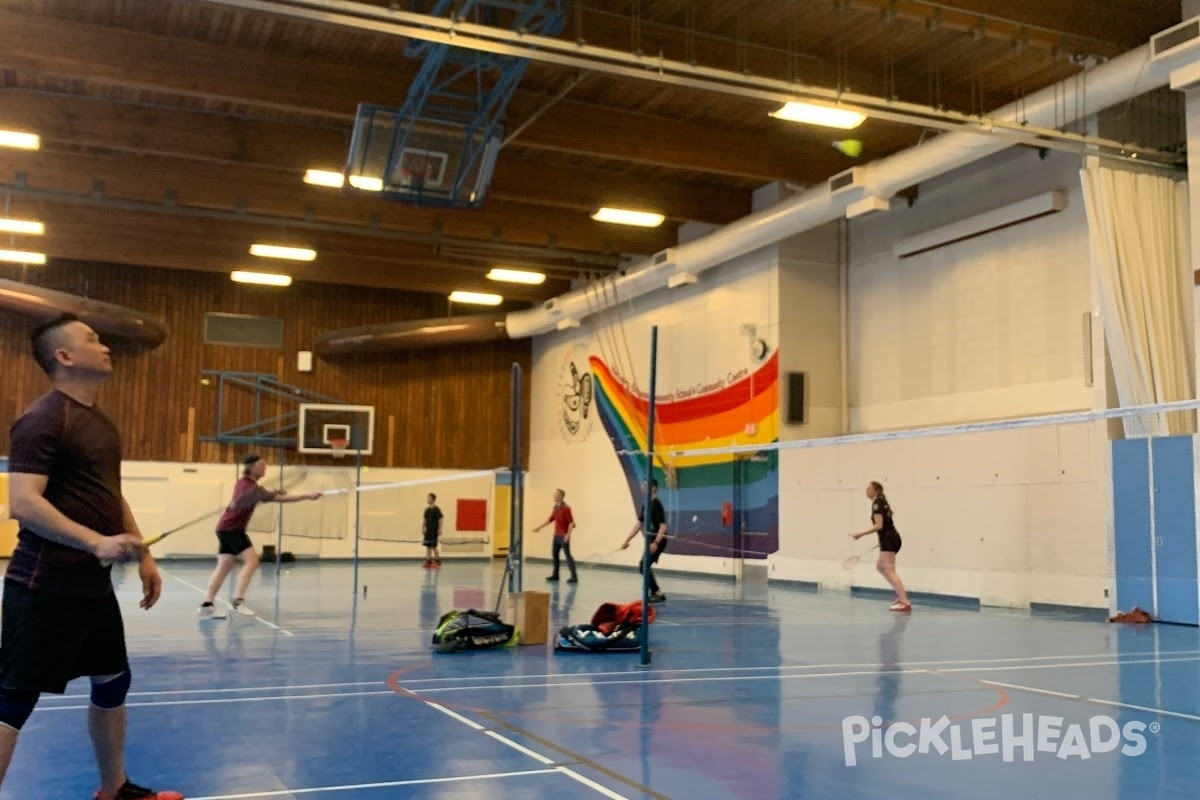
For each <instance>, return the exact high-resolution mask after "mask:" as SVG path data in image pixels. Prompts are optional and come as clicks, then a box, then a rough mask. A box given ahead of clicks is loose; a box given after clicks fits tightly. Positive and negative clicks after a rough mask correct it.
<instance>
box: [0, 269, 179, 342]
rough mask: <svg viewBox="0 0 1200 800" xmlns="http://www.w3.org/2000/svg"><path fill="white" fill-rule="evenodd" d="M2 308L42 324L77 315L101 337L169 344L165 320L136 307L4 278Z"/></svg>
mask: <svg viewBox="0 0 1200 800" xmlns="http://www.w3.org/2000/svg"><path fill="white" fill-rule="evenodd" d="M0 308H7V309H9V310H11V311H16V312H17V313H18V314H25V315H27V316H30V317H33V318H34V319H35V320H37V321H39V322H41V321H43V320H48V319H53V318H54V317H56V316H58V315H59V314H68V313H69V314H74V315H75V316H77V317H79V318H80V319H81V320H83V321H84V322H86V323H87V324H88V325H90V326H91V327H92V329H93V330H95V331H96V332H97V333H99V334H101V335H106V336H115V337H118V338H121V339H128V340H133V341H137V342H141V343H143V344H148V345H150V346H151V347H158V346H159V345H160V344H162V343H163V342H165V341H166V339H167V334H168V333H169V330H168V328H167V323H166V322H165V321H164V320H161V319H159V318H158V317H153V316H150V315H149V314H145V313H143V312H141V311H136V310H134V309H132V308H125V307H123V306H118V305H113V304H112V303H102V302H100V301H99V300H92V299H90V298H87V297H80V296H79V295H74V294H69V293H67V292H59V291H56V290H54V289H44V288H42V287H40V286H31V285H29V284H28V283H21V282H19V281H10V280H6V279H0Z"/></svg>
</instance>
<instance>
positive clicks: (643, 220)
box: [592, 208, 666, 228]
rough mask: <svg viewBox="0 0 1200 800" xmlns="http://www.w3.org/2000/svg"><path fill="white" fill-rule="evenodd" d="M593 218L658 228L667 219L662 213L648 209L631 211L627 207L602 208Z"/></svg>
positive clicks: (640, 226)
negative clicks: (654, 212)
mask: <svg viewBox="0 0 1200 800" xmlns="http://www.w3.org/2000/svg"><path fill="white" fill-rule="evenodd" d="M592 219H594V220H596V222H612V223H615V224H617V225H636V226H638V227H639V228H657V227H658V226H659V225H662V224H663V220H665V219H666V217H664V216H663V215H662V214H652V213H650V212H648V211H630V210H628V209H625V208H602V209H600V210H599V211H597V212H596V213H595V214H592Z"/></svg>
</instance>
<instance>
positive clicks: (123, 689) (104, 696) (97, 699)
mask: <svg viewBox="0 0 1200 800" xmlns="http://www.w3.org/2000/svg"><path fill="white" fill-rule="evenodd" d="M132 683H133V675H132V674H131V673H130V672H129V670H125V671H124V672H122V673H121V674H120V675H117V676H116V677H114V678H112V679H110V680H107V681H104V682H103V683H92V705H94V706H96V707H97V708H104V709H112V708H120V707H121V706H122V705H124V704H125V695H127V694H128V693H129V686H130V684H132Z"/></svg>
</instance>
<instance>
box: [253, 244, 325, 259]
mask: <svg viewBox="0 0 1200 800" xmlns="http://www.w3.org/2000/svg"><path fill="white" fill-rule="evenodd" d="M250 255H252V256H260V257H262V258H286V259H288V260H290V261H312V260H313V259H315V258H316V257H317V251H316V250H310V249H309V248H307V247H284V246H282V245H277V244H252V245H250Z"/></svg>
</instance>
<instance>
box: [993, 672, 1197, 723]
mask: <svg viewBox="0 0 1200 800" xmlns="http://www.w3.org/2000/svg"><path fill="white" fill-rule="evenodd" d="M979 682H980V683H985V684H987V685H989V686H1003V687H1004V688H1005V689H1016V690H1017V691H1019V692H1030V693H1031V694H1048V695H1050V696H1052V697H1062V698H1065V699H1067V700H1079V701H1082V702H1085V703H1098V704H1099V705H1102V706H1113V707H1115V708H1128V709H1132V710H1134V711H1145V712H1146V713H1148V714H1158V715H1160V716H1164V717H1178V718H1179V719H1188V720H1192V721H1194V722H1200V716H1196V715H1195V714H1184V713H1183V712H1180V711H1167V710H1166V709H1163V708H1151V707H1149V706H1138V705H1134V704H1133V703H1121V702H1118V701H1116V700H1104V699H1101V698H1099V697H1084V696H1083V695H1081V694H1067V693H1066V692H1052V691H1050V690H1049V689H1039V688H1037V687H1035V686H1021V685H1020V684H1017V683H1001V682H1000V681H985V680H982V679H980V681H979Z"/></svg>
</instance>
